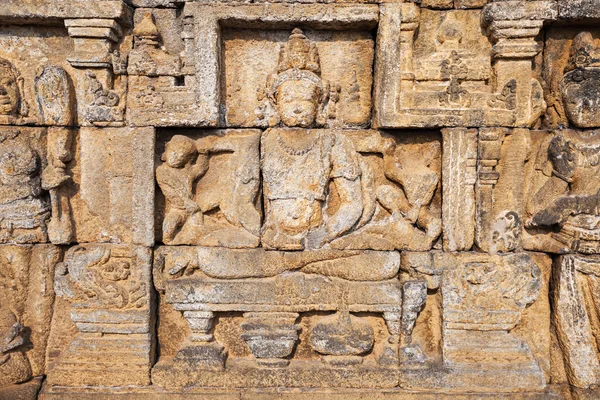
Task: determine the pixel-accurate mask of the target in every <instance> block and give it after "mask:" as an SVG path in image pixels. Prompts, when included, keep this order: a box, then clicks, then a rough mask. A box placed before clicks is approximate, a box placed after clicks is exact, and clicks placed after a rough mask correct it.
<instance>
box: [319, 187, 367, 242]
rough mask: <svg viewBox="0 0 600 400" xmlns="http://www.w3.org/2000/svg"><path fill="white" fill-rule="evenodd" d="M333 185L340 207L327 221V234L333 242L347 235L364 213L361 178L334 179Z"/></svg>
mask: <svg viewBox="0 0 600 400" xmlns="http://www.w3.org/2000/svg"><path fill="white" fill-rule="evenodd" d="M333 183H334V185H335V188H336V190H337V193H338V196H339V200H340V203H341V205H340V207H339V208H338V209H337V211H336V212H335V213H334V214H332V215H330V216H329V218H328V219H327V226H326V229H327V234H328V237H329V240H333V239H335V238H337V237H339V236H341V235H342V234H344V233H346V232H347V231H349V230H350V228H352V227H353V226H354V224H355V223H356V222H357V221H358V220H359V218H360V216H361V215H362V211H363V204H362V196H361V187H360V178H359V177H357V178H356V179H354V180H351V179H347V178H343V177H340V178H334V180H333Z"/></svg>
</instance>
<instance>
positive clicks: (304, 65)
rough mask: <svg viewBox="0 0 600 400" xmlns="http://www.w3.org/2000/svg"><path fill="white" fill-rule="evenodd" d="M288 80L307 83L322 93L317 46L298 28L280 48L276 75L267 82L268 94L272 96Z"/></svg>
mask: <svg viewBox="0 0 600 400" xmlns="http://www.w3.org/2000/svg"><path fill="white" fill-rule="evenodd" d="M289 80H304V81H307V82H309V83H312V84H314V85H315V86H317V87H318V88H319V90H320V91H321V93H322V92H323V86H324V85H323V83H324V82H323V79H321V63H320V61H319V52H318V50H317V46H316V45H315V43H312V42H311V41H310V40H308V38H307V37H306V36H305V35H304V32H302V30H301V29H299V28H295V29H294V30H293V31H292V34H291V35H290V38H289V40H288V43H287V44H286V45H284V46H282V47H281V51H280V53H279V62H278V65H277V73H276V74H275V75H274V76H271V77H270V79H269V82H268V91H269V93H270V94H272V95H273V96H274V94H275V93H276V92H277V89H278V87H279V86H280V85H281V84H282V83H284V82H286V81H289ZM272 100H273V101H274V100H275V99H274V98H273V99H272Z"/></svg>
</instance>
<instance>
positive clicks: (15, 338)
mask: <svg viewBox="0 0 600 400" xmlns="http://www.w3.org/2000/svg"><path fill="white" fill-rule="evenodd" d="M22 330H23V326H22V325H21V324H19V323H16V324H14V325H13V326H11V327H10V328H9V330H8V332H7V336H6V337H4V338H3V339H4V340H2V342H4V343H2V344H3V346H2V347H0V353H5V352H7V351H10V350H13V349H16V348H17V347H19V346H21V345H23V343H24V339H23V337H22V336H21V331H22Z"/></svg>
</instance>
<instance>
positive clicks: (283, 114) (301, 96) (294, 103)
mask: <svg viewBox="0 0 600 400" xmlns="http://www.w3.org/2000/svg"><path fill="white" fill-rule="evenodd" d="M318 103H319V88H318V87H317V86H315V85H314V84H312V83H310V82H307V81H305V80H289V81H285V82H283V83H282V84H281V86H279V90H278V92H277V111H278V112H279V117H280V118H281V121H282V122H283V123H284V125H286V126H289V127H302V128H308V127H310V126H311V125H312V124H313V123H314V122H315V119H316V117H317V109H318Z"/></svg>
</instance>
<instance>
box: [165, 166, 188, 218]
mask: <svg viewBox="0 0 600 400" xmlns="http://www.w3.org/2000/svg"><path fill="white" fill-rule="evenodd" d="M175 173H184V171H183V170H179V169H177V170H174V169H173V168H170V167H168V166H166V165H161V166H159V167H158V168H157V169H156V181H157V182H158V186H159V187H160V190H161V191H162V193H163V195H164V196H165V198H166V199H167V200H168V201H169V203H171V205H172V206H174V207H177V208H181V209H183V208H185V204H186V202H188V201H190V200H192V199H191V195H190V193H188V190H187V188H185V187H183V185H182V184H181V182H180V181H179V179H177V178H176V177H175V176H174V174H175Z"/></svg>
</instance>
